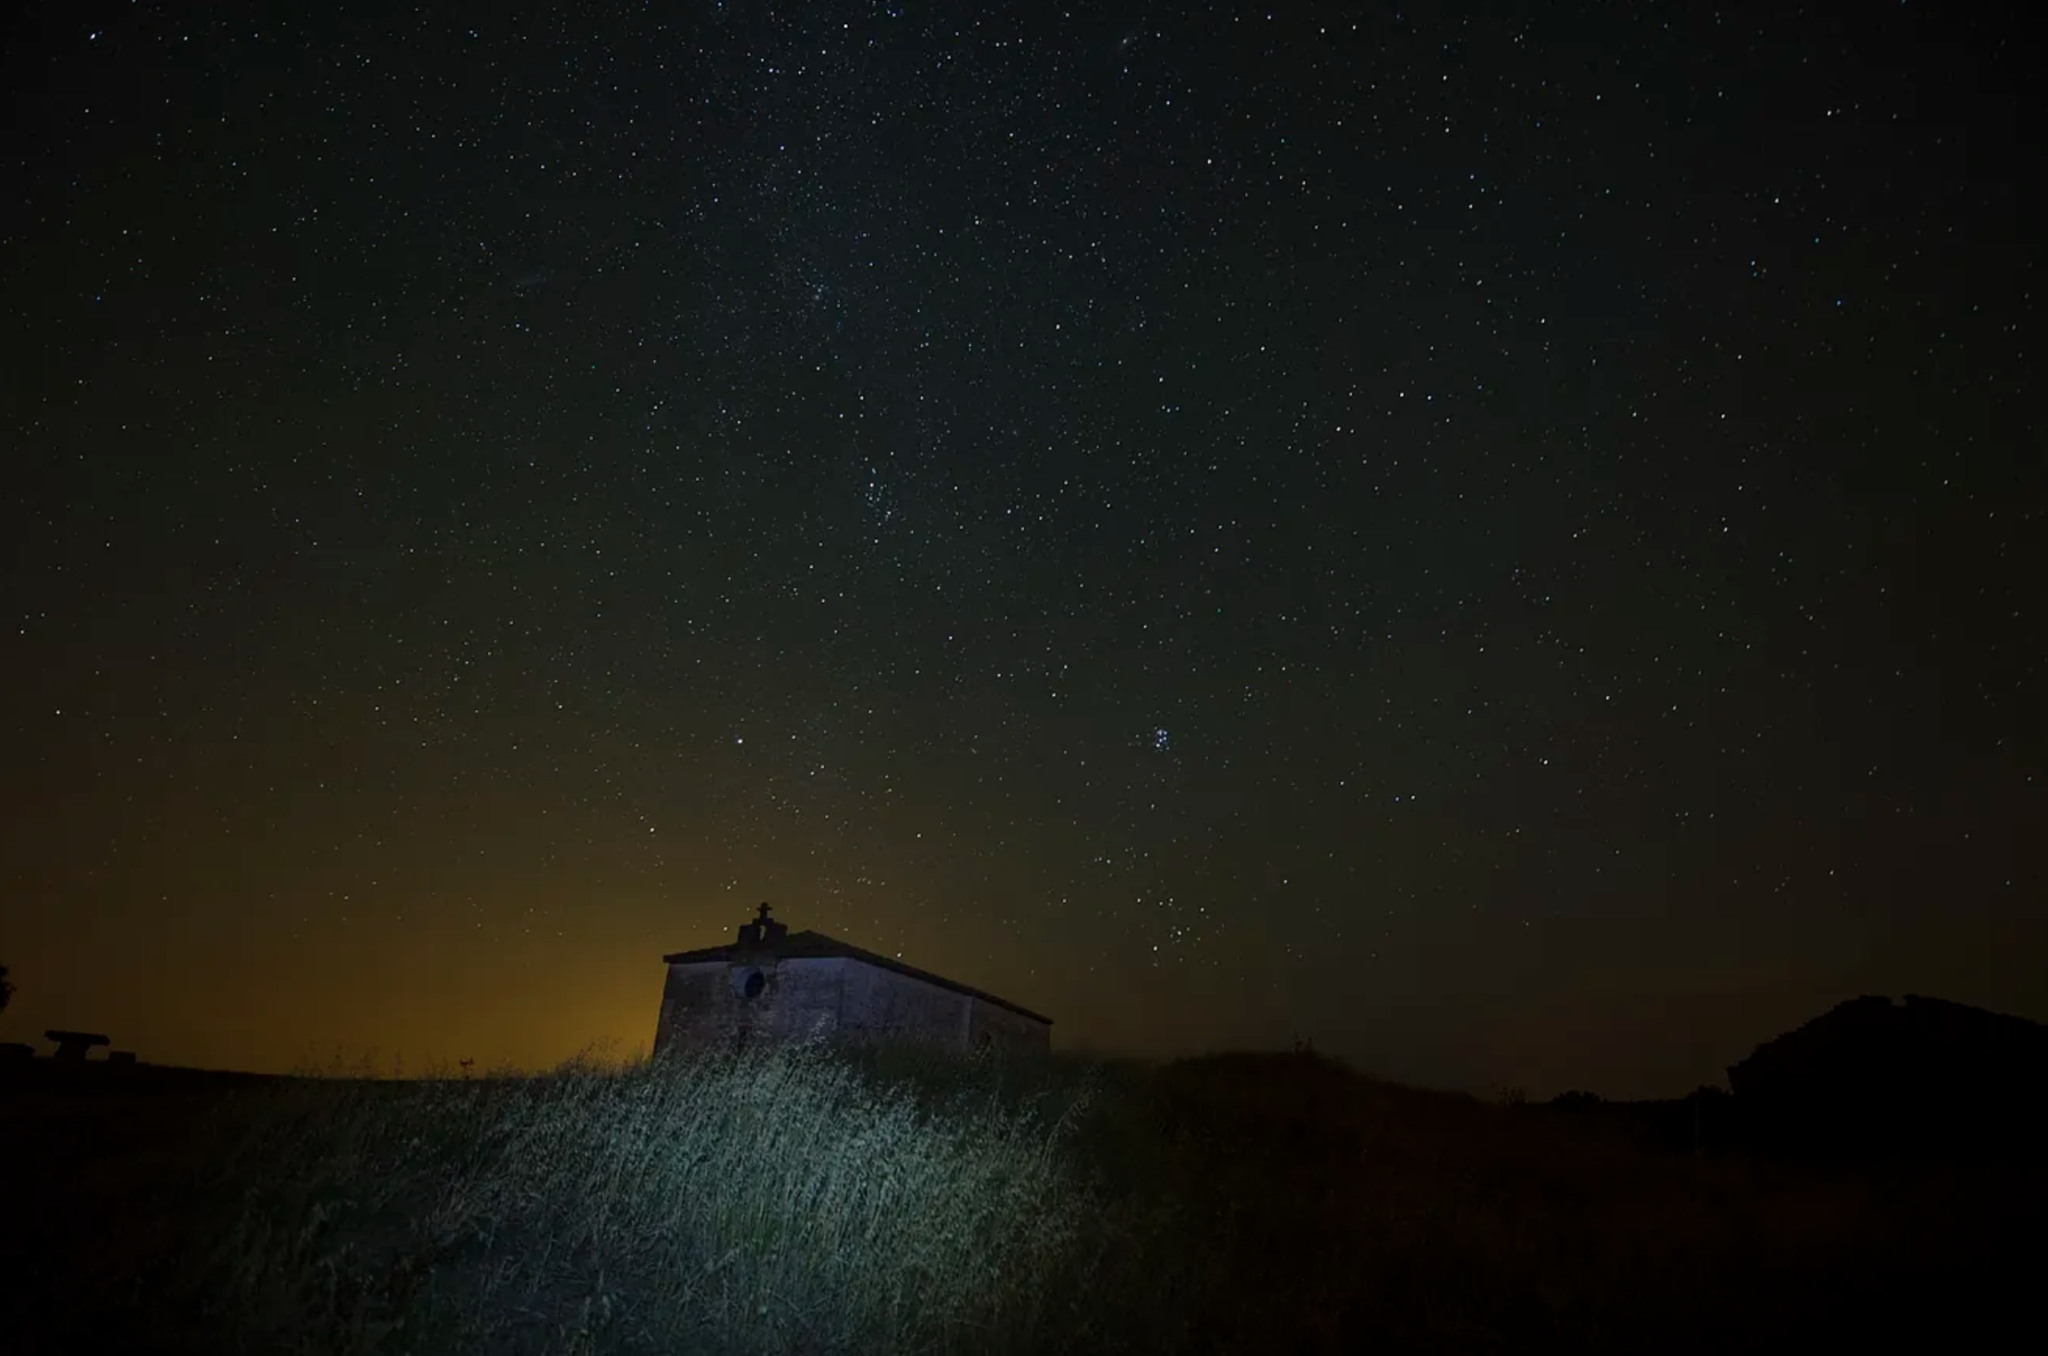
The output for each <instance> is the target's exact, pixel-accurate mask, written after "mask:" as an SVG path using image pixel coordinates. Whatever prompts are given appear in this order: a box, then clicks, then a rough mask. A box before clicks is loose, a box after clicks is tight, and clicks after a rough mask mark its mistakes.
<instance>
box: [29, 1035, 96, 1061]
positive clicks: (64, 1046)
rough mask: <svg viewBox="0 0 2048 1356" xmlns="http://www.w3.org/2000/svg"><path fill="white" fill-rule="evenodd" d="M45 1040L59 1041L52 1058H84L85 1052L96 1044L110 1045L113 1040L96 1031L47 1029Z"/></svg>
mask: <svg viewBox="0 0 2048 1356" xmlns="http://www.w3.org/2000/svg"><path fill="white" fill-rule="evenodd" d="M43 1038H44V1039H45V1040H52V1041H55V1042H56V1043H57V1053H56V1054H54V1055H52V1056H51V1058H52V1059H68V1060H82V1059H84V1058H85V1052H86V1051H87V1050H90V1049H91V1048H92V1047H93V1046H95V1045H109V1044H111V1043H112V1042H111V1040H110V1039H109V1038H108V1037H106V1036H102V1035H100V1034H99V1033H98V1032H96V1031H45V1032H44V1033H43Z"/></svg>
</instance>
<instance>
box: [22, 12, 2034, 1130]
mask: <svg viewBox="0 0 2048 1356" xmlns="http://www.w3.org/2000/svg"><path fill="white" fill-rule="evenodd" d="M15 22H16V32H15V34H14V35H13V36H12V38H11V39H10V42H9V44H8V52H9V54H8V56H7V58H6V61H7V79H8V84H9V86H10V88H14V89H16V90H19V91H23V93H21V94H20V95H19V96H18V99H17V108H16V124H15V136H14V137H13V138H12V139H11V142H10V146H9V148H8V150H7V151H6V156H7V159H8V160H9V161H10V162H11V164H10V173H9V174H8V176H7V177H8V178H9V179H10V180H12V181H13V183H14V184H15V185H16V187H15V188H14V189H12V190H10V191H9V194H8V200H9V206H8V210H7V211H6V212H5V214H4V215H0V235H4V240H5V249H4V252H0V268H4V269H5V274H4V277H5V295H6V296H7V297H8V299H9V303H10V304H9V305H8V307H7V326H6V331H5V332H6V349H5V365H6V367H7V369H8V370H9V372H10V374H11V375H10V377H9V379H8V381H7V382H6V383H5V391H6V395H5V406H4V408H0V428H4V430H5V434H4V436H5V438H6V442H7V444H8V446H9V448H10V449H11V450H10V451H9V453H8V455H7V458H6V463H7V465H8V466H9V467H10V468H11V469H10V471H9V472H8V477H7V492H6V494H5V496H4V507H0V530H4V533H5V537H6V540H7V541H8V542H9V544H10V549H9V552H8V556H7V565H6V569H5V574H4V599H0V602H4V606H5V610H6V613H7V616H8V619H9V621H10V623H11V624H10V625H9V626H8V627H7V628H6V631H7V634H6V636H5V638H4V641H0V646H4V648H0V684H4V686H5V689H6V696H7V704H6V711H7V716H6V719H5V720H4V722H0V764H4V766H5V767H6V768H8V769H9V771H8V773H7V775H6V777H5V779H4V783H5V787H6V792H5V794H6V807H7V811H8V813H7V816H6V819H7V822H8V826H9V827H8V830H7V835H6V838H5V840H4V846H0V909H4V911H5V914H6V924H5V927H4V929H0V947H4V952H0V959H4V960H5V961H7V962H8V963H9V964H10V965H11V966H12V967H13V973H14V974H15V976H16V977H17V983H18V984H19V985H20V986H21V994H20V996H19V997H18V998H17V1000H16V1002H15V1005H14V1011H15V1013H17V1014H18V1015H11V1016H10V1018H9V1020H10V1022H16V1021H18V1022H20V1023H21V1024H22V1025H23V1027H24V1029H26V1028H27V1027H30V1026H33V1027H34V1028H36V1029H38V1030H39V1029H40V1028H41V1027H42V1026H44V1025H48V1024H70V1025H78V1024H85V1025H89V1026H94V1027H95V1029H112V1030H113V1031H114V1032H115V1034H116V1036H117V1038H118V1041H119V1042H125V1043H131V1044H134V1045H136V1046H137V1047H139V1048H140V1049H142V1050H143V1052H144V1057H145V1058H164V1059H184V1060H190V1061H194V1062H202V1063H219V1064H233V1065H237V1066H240V1067H286V1066H288V1065H290V1064H291V1063H293V1062H294V1061H296V1060H300V1059H302V1058H304V1057H305V1056H306V1054H307V1052H308V1051H309V1050H326V1049H338V1050H341V1051H343V1052H344V1053H345V1054H347V1055H355V1054H357V1053H360V1052H362V1051H364V1050H367V1049H373V1048H374V1049H376V1050H378V1051H382V1052H385V1053H387V1054H389V1053H393V1052H396V1053H399V1054H402V1055H403V1056H404V1057H405V1058H406V1059H407V1060H409V1061H431V1060H436V1059H444V1060H452V1059H454V1058H456V1057H458V1056H461V1057H468V1056H475V1057H480V1058H482V1059H484V1060H485V1061H486V1062H492V1061H496V1060H512V1061H518V1062H523V1063H535V1062H546V1061H551V1060H554V1059H559V1058H562V1057H564V1056H566V1055H567V1054H569V1053H571V1052H572V1051H574V1050H575V1049H576V1048H578V1047H579V1046H582V1045H584V1044H585V1043H587V1042H589V1041H592V1040H606V1039H608V1040H616V1041H619V1042H621V1043H623V1044H625V1045H627V1046H631V1045H633V1044H636V1043H637V1044H645V1043H646V1042H647V1040H648V1039H649V1038H650V1037H651V1032H652V1024H653V1020H654V1008H655V1000H656V995H657V994H658V989H659V984H660V979H661V973H660V966H659V963H658V958H659V956H660V955H661V954H662V953H663V952H664V951H670V950H677V949H683V948H686V947H692V946H698V945H707V944H711V943H714V942H716V941H718V940H720V939H721V938H722V937H724V936H725V935H726V934H727V933H728V932H729V930H730V928H731V927H732V926H733V925H735V924H736V923H738V922H740V921H743V920H744V918H745V917H746V916H747V914H748V913H749V912H750V911H751V909H752V907H753V904H754V902H755V901H756V900H759V899H770V900H773V901H775V902H776V905H777V913H778V916H780V917H783V918H785V919H787V920H788V921H789V922H790V923H791V924H792V925H793V926H797V927H815V928H819V929H821V930H824V931H827V932H830V933H834V934H836V935H839V936H842V937H844V938H846V939H847V940H849V941H852V942H854V943H856V944H858V945H863V946H867V947H870V948H873V949H877V950H884V951H888V952H891V953H897V954H901V955H903V956H904V957H905V958H907V959H910V960H913V961H915V962H916V963H918V964H921V965H924V966H926V967H928V968H932V969H936V970H939V971H941V972H943V973H947V974H952V975H955V976H957V977H958V978H960V979H963V980H965V981H967V982H970V983H974V984H977V985H981V986H983V987H986V988H989V989H992V990H994V991H996V992H998V993H1003V994H1006V995H1009V996H1012V997H1014V998H1015V999H1017V1000H1018V1001H1020V1002H1024V1003H1027V1004H1029V1005H1030V1006H1032V1007H1034V1008H1038V1009H1040V1010H1044V1011H1048V1012H1050V1013H1052V1015H1053V1016H1054V1017H1055V1018H1056V1019H1057V1021H1058V1025H1057V1026H1056V1027H1055V1031H1056V1033H1057V1037H1058V1039H1059V1040H1060V1041H1062V1042H1063V1043H1070V1044H1077V1045H1092V1046H1101V1047H1111V1048H1120V1049H1135V1050H1143V1051H1148V1052H1163V1051H1172V1050H1183V1049H1200V1048H1207V1047H1212V1046H1218V1045H1259V1044H1265V1045H1272V1044H1279V1043H1284V1042H1285V1041H1287V1040H1289V1039H1291V1038H1293V1037H1296V1036H1299V1035H1312V1036H1313V1037H1314V1038H1315V1040H1316V1043H1317V1046H1318V1048H1327V1049H1330V1050H1331V1051H1333V1052H1334V1053H1338V1054H1341V1055H1345V1056H1347V1057H1350V1058H1353V1059H1355V1060H1357V1061H1359V1062H1360V1063H1362V1064H1364V1065H1366V1066H1368V1067H1372V1068H1375V1069H1379V1070H1382V1071H1384V1072H1387V1073H1389V1074H1392V1075H1394V1076H1398V1077H1405V1078H1412V1079H1417V1080H1420V1081H1425V1082H1436V1083H1444V1084H1450V1085H1459V1086H1470V1087H1475V1088H1478V1087H1485V1086H1489V1085H1492V1084H1498V1083H1516V1084H1522V1085H1527V1086H1530V1087H1532V1088H1543V1089H1548V1090H1555V1089H1556V1088H1560V1087H1563V1086H1569V1085H1580V1086H1597V1087H1600V1088H1602V1090H1604V1091H1609V1092H1612V1093H1615V1094H1622V1095H1627V1094H1635V1093H1652V1092H1657V1093H1661V1092H1682V1091H1684V1090H1685V1089H1687V1088H1689V1087H1690V1086H1692V1084H1694V1083H1696V1082H1699V1081H1702V1080H1706V1079H1712V1078H1714V1077H1716V1076H1717V1074H1718V1071H1719V1068H1720V1066H1721V1065H1723V1064H1726V1063H1728V1062H1730V1061H1731V1060H1733V1059H1735V1058H1737V1057H1739V1056H1740V1055H1741V1054H1742V1053H1744V1052H1745V1051H1746V1050H1747V1049H1748V1047H1749V1045H1751V1044H1754V1042H1755V1041H1756V1040H1758V1039H1762V1038H1763V1037H1765V1036H1768V1035H1770V1034H1774V1033H1775V1032H1776V1031H1778V1030H1781V1029H1783V1028H1784V1027H1785V1026H1786V1025H1787V1024H1788V1023H1790V1022H1794V1021H1797V1020H1803V1018H1804V1017H1805V1016H1808V1015H1811V1014H1812V1012H1815V1011H1819V1010H1820V1009H1822V1008H1823V1007H1825V1006H1827V1005H1828V1004H1830V1003H1832V1002H1834V1001H1836V1000H1837V999H1838V998H1840V997H1845V996H1851V995H1853V994H1854V993H1856V992H1862V991H1875V992H1900V991H1906V990H1911V991H1915V992H1928V993H1937V994H1940V995H1942V996H1945V997H1950V998H1954V999H1958V1000H1961V1001H1970V1002H1979V1003H1983V1004H1986V1005H1989V1006H1994V1007H2000V1008H2003V1009H2005V1010H2010V1011H2020V1012H2025V1013H2028V1014H2029V1015H2034V1016H2044V1015H2048V988H2044V987H2043V983H2042V978H2041V974H2040V971H2039V968H2038V966H2034V965H2031V964H2029V963H2028V962H2027V960H2026V956H2027V955H2028V954H2029V948H2034V951H2033V954H2038V948H2039V946H2040V945H2041V944H2042V943H2043V942H2048V928H2044V925H2043V922H2042V918H2043V915H2042V911H2041V909H2040V903H2041V901H2042V895H2043V884H2044V880H2043V852H2042V848H2041V847H2040V845H2039V841H2040V835H2039V832H2038V829H2039V826H2040V825H2041V824H2042V823H2044V822H2048V796H2044V789H2048V788H2044V765H2043V753H2044V739H2043V724H2042V721H2041V719H2040V711H2041V707H2042V699H2043V697H2044V695H2048V694H2044V678H2048V645H2044V642H2043V639H2042V635H2043V632H2042V628H2041V624H2040V616H2041V612H2040V605H2041V582H2042V580H2043V579H2044V578H2048V561H2044V558H2043V557H2044V551H2043V547H2042V540H2043V527H2044V518H2043V511H2044V503H2048V500H2044V495H2043V490H2042V481H2041V466H2042V456H2041V453H2042V442H2043V439H2042V430H2043V425H2042V416H2041V412H2040V404H2039V400H2038V379H2037V377H2036V372H2037V369H2038V357H2037V349H2038V312H2037V304H2036V294H2037V291H2038V288H2039V285H2040V277H2039V270H2038V255H2039V251H2038V245H2037V244H2036V243H2035V242H2037V241H2038V239H2040V238H2041V234H2042V233H2041V230H2040V226H2041V222H2040V214H2039V211H2038V199H2037V195H2036V194H2035V193H2034V191H2033V189H2032V188H2031V186H2030V185H2031V183H2032V179H2033V177H2034V176H2033V174H2032V166H2033V165H2034V164H2035V163H2036V160H2035V157H2034V156H2032V155H2031V154H2030V153H2029V152H2028V151H2027V150H2026V146H2027V142H2026V140H2025V138H2024V136H2023V134H2022V131H2021V126H2022V121H2023V119H2025V118H2028V117H2030V116H2031V113H2030V111H2029V106H2028V105H2027V104H2026V103H2025V101H2023V98H2022V96H2021V94H2020V85H2019V72H2020V60H2019V56H2020V50H2019V46H2018V44H2017V40H2016V39H2011V38H2008V37H2006V36H2005V35H2006V33H2007V32H2009V31H2017V30H2016V29H2014V28H2013V27H2012V25H2011V24H2010V23H2009V22H2007V19H2006V16H2003V15H2000V14H1997V13H1989V12H1987V13H1985V14H1983V15H1975V14H1966V13H1964V12H1962V11H1956V10H1945V9H1941V8H1940V7H1936V6H1923V5H1904V6H1897V7H1872V8H1870V9H1869V10H1867V11H1866V12H1862V13H1860V14H1857V15H1851V16H1846V17H1843V18H1841V19H1836V18H1833V17H1830V16H1829V15H1827V14H1826V13H1825V12H1822V13H1814V12H1810V11H1799V12H1793V11H1783V10H1779V9H1775V8H1773V9H1769V10H1743V9H1740V8H1737V9H1722V10H1715V9H1713V8H1711V7H1701V6H1693V5H1678V4H1643V5H1631V6H1626V7H1619V6H1599V7H1592V8H1590V9H1586V10H1583V11H1581V10H1576V9H1570V8H1559V9H1555V10H1540V11H1537V12H1534V13H1531V12H1528V11H1526V10H1525V9H1524V8H1522V7H1512V6H1479V7H1474V8H1470V9H1466V8H1462V7H1420V6H1418V7H1413V8H1412V9H1411V8H1407V7H1401V6H1386V5H1378V6H1337V5H1327V4H1324V5H1301V6H1285V7H1276V8H1274V9H1272V10H1270V11H1269V10H1266V9H1262V8H1258V7H1236V6H1212V7H1207V8H1199V7H1167V6H1137V7H1129V6H1125V7H1116V9H1115V11H1114V12H1113V13H1112V12H1107V11H1104V12H1099V13H1098V12H1097V11H1096V10H1094V9H1092V8H1090V7H1078V8H1075V9H1073V10H1071V11H1068V12H1064V13H1062V12H1059V11H1056V10H1053V9H1050V8H1048V7H1045V6H1036V5H1019V6H1004V5H993V6H983V5H976V6H971V7H965V8H963V7H960V6H921V5H912V4H881V5H874V4H841V3H817V4H806V5H802V6H767V5H761V4H743V3H724V4H681V5H649V6H626V5H609V4H605V5H563V6H549V7H517V8H516V9H514V10H507V9H505V8H502V7H474V8H464V7H459V6H458V7H441V6H432V7H422V8H419V9H412V8H406V7H383V6H372V5H359V6H349V7H340V8H336V9H334V10H332V11H331V12H317V11H311V10H302V9H300V8H297V7H294V8H293V9H291V10H290V11H289V12H286V11H280V10H277V9H275V8H274V7H261V6H240V5H220V6H207V7H204V8H203V9H200V10H191V9H188V8H185V7H173V6H155V5H145V4H124V5H100V6H84V7H80V6H47V7H44V8H42V9H41V10H39V11H34V12H31V13H30V14H29V15H28V16H27V17H24V18H22V19H20V20H17V21H15Z"/></svg>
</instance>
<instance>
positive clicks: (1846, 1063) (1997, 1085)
mask: <svg viewBox="0 0 2048 1356" xmlns="http://www.w3.org/2000/svg"><path fill="white" fill-rule="evenodd" d="M1728 1083H1729V1086H1730V1087H1731V1088H1733V1089H1734V1096H1735V1103H1736V1106H1737V1108H1738V1109H1739V1110H1740V1112H1741V1114H1742V1120H1743V1125H1744V1130H1745V1132H1746V1133H1747V1135H1748V1136H1749V1137H1751V1138H1752V1139H1754V1140H1755V1141H1756V1142H1757V1143H1758V1144H1760V1145H1767V1146H1770V1147H1775V1148H1782V1149H1788V1150H1793V1151H1796V1152H1800V1153H1808V1154H1812V1153H1819V1154H1826V1155H1857V1154H1866V1153H1884V1154H1898V1153H1905V1154H1923V1153H1937V1154H1952V1153H1957V1152H2010V1151H2018V1150H2027V1149H2030V1148H2033V1147H2037V1146H2038V1145H2039V1143H2040V1136H2041V1134H2042V1131H2043V1130H2044V1128H2048V1115H2044V1112H2048V1096H2044V1092H2048V1026H2044V1025H2042V1024H2041V1023H2039V1022H2031V1021H2028V1020H2026V1019H2025V1018H2022V1017H2012V1016H2007V1015H2005V1014H2002V1013H1996V1012H1987V1011H1985V1010H1984V1009H1982V1008H1973V1007H1970V1006H1968V1005H1966V1004H1963V1003H1951V1002H1948V1001H1946V1000H1943V999H1939V998H1923V997H1921V996H1919V995H1917V994H1908V995H1907V996H1906V1000H1905V1002H1904V1003H1903V1004H1894V1003H1893V1002H1892V1001H1891V1000H1890V999H1889V998H1886V997H1882V996H1870V995H1866V996H1864V997H1861V998H1856V999H1852V1000H1851V1001H1849V1002H1846V1003H1842V1004H1839V1005H1838V1006H1836V1007H1835V1008H1834V1009H1832V1010H1831V1011H1829V1012H1827V1013H1824V1014H1823V1015H1821V1016H1819V1017H1816V1018H1814V1019H1813V1020H1812V1021H1810V1022H1807V1023H1806V1024H1805V1025H1803V1026H1801V1027H1799V1028H1798V1029H1797V1030H1794V1031H1790V1032H1787V1033H1786V1034H1785V1035H1782V1036H1779V1037H1777V1038H1776V1039H1775V1040H1769V1041H1765V1042H1764V1043H1763V1044H1762V1045H1759V1046H1758V1047H1757V1048H1756V1050H1755V1052H1754V1053H1752V1054H1751V1055H1750V1056H1749V1058H1747V1059H1745V1060H1743V1061H1741V1062H1740V1063H1738V1064H1735V1065H1732V1066H1730V1068H1729V1070H1728Z"/></svg>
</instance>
